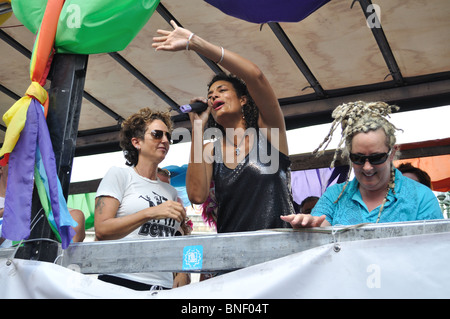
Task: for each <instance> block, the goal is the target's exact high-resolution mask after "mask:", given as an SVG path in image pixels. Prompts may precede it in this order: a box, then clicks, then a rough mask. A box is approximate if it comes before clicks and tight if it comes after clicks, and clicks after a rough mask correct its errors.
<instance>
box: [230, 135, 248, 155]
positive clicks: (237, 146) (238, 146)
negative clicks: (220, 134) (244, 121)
mask: <svg viewBox="0 0 450 319" xmlns="http://www.w3.org/2000/svg"><path fill="white" fill-rule="evenodd" d="M246 136H247V135H245V134H244V136H243V137H242V139H241V141H240V142H239V145H236V144H234V142H232V144H233V146H234V152H235V154H236V156H239V154H241V144H242V142H243V141H244V140H245V137H246ZM227 140H228V141H230V140H229V139H228V137H227ZM230 142H231V141H230Z"/></svg>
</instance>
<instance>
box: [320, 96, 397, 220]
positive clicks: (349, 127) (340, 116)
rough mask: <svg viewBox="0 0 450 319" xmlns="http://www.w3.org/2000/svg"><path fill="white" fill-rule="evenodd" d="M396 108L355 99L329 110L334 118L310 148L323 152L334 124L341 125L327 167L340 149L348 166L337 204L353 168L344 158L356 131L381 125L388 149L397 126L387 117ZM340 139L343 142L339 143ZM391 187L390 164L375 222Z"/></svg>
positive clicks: (376, 127)
mask: <svg viewBox="0 0 450 319" xmlns="http://www.w3.org/2000/svg"><path fill="white" fill-rule="evenodd" d="M398 109H399V107H398V106H396V105H389V104H387V103H385V102H363V101H357V102H350V103H345V104H341V105H339V106H338V107H337V108H336V109H335V110H334V111H333V113H332V115H331V116H332V117H333V118H334V121H333V123H332V125H331V129H330V131H329V133H328V134H327V136H326V137H325V139H324V140H323V142H322V143H321V144H320V145H319V147H318V148H316V149H315V150H314V151H313V154H317V156H319V155H322V154H323V152H324V151H325V149H326V147H327V146H328V145H329V144H330V142H331V139H332V135H333V133H334V131H335V130H336V128H337V127H338V125H339V124H341V128H342V133H341V139H340V141H339V144H338V147H337V148H336V151H335V153H334V156H333V160H332V162H331V165H330V167H334V163H335V161H336V158H337V154H338V153H339V152H341V157H342V158H344V157H347V159H348V164H349V166H350V169H349V171H348V175H347V179H346V182H345V185H344V187H343V188H342V191H341V193H340V194H339V196H338V198H337V199H336V201H335V203H337V202H338V201H339V199H340V198H341V196H342V194H343V193H344V191H345V189H346V187H347V185H348V182H349V179H350V174H351V171H352V170H351V168H352V167H353V165H352V162H351V161H350V159H349V157H348V154H349V153H350V152H351V148H352V140H353V137H354V136H355V135H356V134H358V133H367V132H369V131H376V130H378V129H380V128H381V129H383V131H384V133H385V135H386V146H387V147H388V148H389V150H391V149H392V148H393V147H394V145H395V143H396V138H395V131H396V130H399V129H398V128H396V127H395V126H394V125H393V124H392V123H390V122H389V121H388V120H387V118H388V117H389V114H391V113H392V111H393V110H395V111H397V110H398ZM344 142H345V145H343V144H344ZM320 148H323V149H322V151H319V149H320ZM394 187H395V171H394V165H392V164H391V176H390V180H389V183H388V187H387V192H386V196H385V198H384V200H383V203H382V205H381V207H380V212H379V213H378V219H377V223H378V221H379V220H380V215H381V211H382V210H383V208H384V204H385V203H386V200H387V195H388V194H389V190H391V189H392V191H393V192H394Z"/></svg>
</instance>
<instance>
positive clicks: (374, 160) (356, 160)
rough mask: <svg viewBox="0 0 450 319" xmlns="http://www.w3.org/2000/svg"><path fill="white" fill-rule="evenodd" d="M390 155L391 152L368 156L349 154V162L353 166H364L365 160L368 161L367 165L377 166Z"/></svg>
mask: <svg viewBox="0 0 450 319" xmlns="http://www.w3.org/2000/svg"><path fill="white" fill-rule="evenodd" d="M390 153H391V151H389V152H387V153H379V154H373V155H368V156H366V155H359V154H353V153H350V160H351V161H352V163H353V164H356V165H364V164H365V163H366V160H369V163H370V164H372V165H379V164H383V163H384V162H386V160H387V159H388V157H389V154H390Z"/></svg>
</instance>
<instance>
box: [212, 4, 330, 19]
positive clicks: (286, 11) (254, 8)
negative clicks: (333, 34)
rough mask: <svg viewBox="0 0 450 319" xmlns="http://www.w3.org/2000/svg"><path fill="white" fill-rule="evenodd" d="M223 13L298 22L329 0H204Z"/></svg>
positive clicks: (239, 16) (237, 16)
mask: <svg viewBox="0 0 450 319" xmlns="http://www.w3.org/2000/svg"><path fill="white" fill-rule="evenodd" d="M205 1H206V2H207V3H209V4H210V5H212V6H214V7H216V8H217V9H219V10H221V11H222V12H223V13H225V14H227V15H230V16H233V17H235V18H238V19H241V20H245V21H248V22H253V23H267V22H299V21H301V20H303V19H304V18H306V17H307V16H309V15H310V14H311V13H313V12H314V11H316V10H317V9H319V8H320V7H322V6H323V5H324V4H326V3H327V2H329V1H330V0H205Z"/></svg>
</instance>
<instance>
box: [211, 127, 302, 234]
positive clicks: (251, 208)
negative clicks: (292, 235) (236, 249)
mask: <svg viewBox="0 0 450 319" xmlns="http://www.w3.org/2000/svg"><path fill="white" fill-rule="evenodd" d="M255 132H256V131H255ZM255 135H256V141H255V142H254V143H253V146H252V147H251V150H250V152H249V153H248V154H247V156H246V157H245V159H244V160H242V162H240V163H239V164H238V165H237V166H236V168H235V169H230V168H229V167H227V166H226V165H225V163H224V161H223V159H222V140H217V141H215V142H214V163H213V179H214V183H215V194H216V200H217V203H218V210H217V232H218V233H225V232H241V231H254V230H261V229H273V228H289V227H290V225H289V224H288V223H285V222H284V221H282V220H281V218H280V215H289V214H293V213H294V208H293V204H292V192H291V186H290V168H289V167H290V164H291V162H290V160H289V157H288V156H287V155H285V154H283V153H281V152H279V151H278V150H277V149H275V148H274V147H273V146H272V145H271V144H270V142H269V141H268V140H267V138H266V137H265V136H264V134H263V133H262V132H261V131H260V130H258V131H257V134H255ZM269 159H270V160H269Z"/></svg>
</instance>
